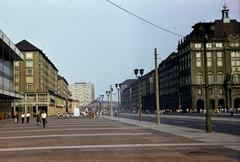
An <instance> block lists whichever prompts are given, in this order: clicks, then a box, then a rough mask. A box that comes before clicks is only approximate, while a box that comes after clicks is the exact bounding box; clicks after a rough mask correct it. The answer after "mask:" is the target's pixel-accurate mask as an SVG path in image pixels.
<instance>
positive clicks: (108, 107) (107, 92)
mask: <svg viewBox="0 0 240 162" xmlns="http://www.w3.org/2000/svg"><path fill="white" fill-rule="evenodd" d="M106 95H107V97H108V99H107V100H108V105H107V109H108V111H109V110H110V104H109V95H110V91H106Z"/></svg>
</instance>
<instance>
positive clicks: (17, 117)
mask: <svg viewBox="0 0 240 162" xmlns="http://www.w3.org/2000/svg"><path fill="white" fill-rule="evenodd" d="M18 119H19V116H18V113H16V115H15V122H16V123H18Z"/></svg>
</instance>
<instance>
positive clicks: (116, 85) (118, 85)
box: [115, 84, 122, 115]
mask: <svg viewBox="0 0 240 162" xmlns="http://www.w3.org/2000/svg"><path fill="white" fill-rule="evenodd" d="M121 86H122V85H121V84H115V87H116V89H117V91H118V106H117V108H118V115H120V111H121V108H120V89H121Z"/></svg>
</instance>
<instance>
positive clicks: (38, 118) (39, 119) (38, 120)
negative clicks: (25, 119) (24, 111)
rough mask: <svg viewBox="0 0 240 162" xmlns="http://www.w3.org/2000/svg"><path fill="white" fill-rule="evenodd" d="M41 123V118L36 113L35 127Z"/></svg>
mask: <svg viewBox="0 0 240 162" xmlns="http://www.w3.org/2000/svg"><path fill="white" fill-rule="evenodd" d="M40 123H41V116H40V114H39V113H37V125H38V124H40Z"/></svg>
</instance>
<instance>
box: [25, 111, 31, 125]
mask: <svg viewBox="0 0 240 162" xmlns="http://www.w3.org/2000/svg"><path fill="white" fill-rule="evenodd" d="M30 116H31V115H30V113H29V112H28V113H27V114H26V119H27V123H29V119H30Z"/></svg>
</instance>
